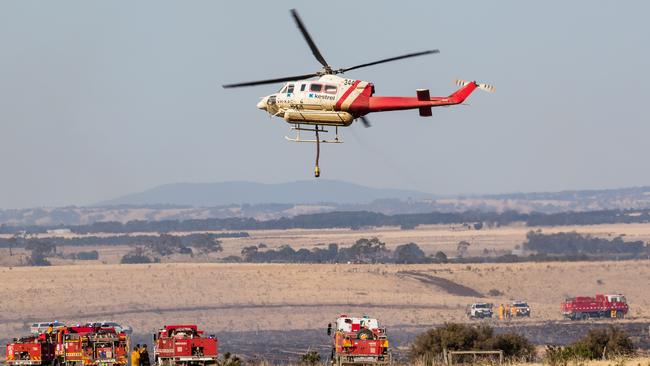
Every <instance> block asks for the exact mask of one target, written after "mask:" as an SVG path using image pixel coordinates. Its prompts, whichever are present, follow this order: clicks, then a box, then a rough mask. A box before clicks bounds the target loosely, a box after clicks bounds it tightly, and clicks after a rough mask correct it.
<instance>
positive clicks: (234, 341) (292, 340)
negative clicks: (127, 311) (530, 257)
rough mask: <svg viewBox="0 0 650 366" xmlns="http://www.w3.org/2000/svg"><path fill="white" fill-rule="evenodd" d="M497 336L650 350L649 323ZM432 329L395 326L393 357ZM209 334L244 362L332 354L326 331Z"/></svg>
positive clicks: (557, 325)
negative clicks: (591, 339)
mask: <svg viewBox="0 0 650 366" xmlns="http://www.w3.org/2000/svg"><path fill="white" fill-rule="evenodd" d="M490 324H491V325H493V326H494V328H495V332H497V333H505V332H516V333H519V334H521V335H523V336H525V337H526V338H528V339H529V340H530V341H531V342H533V343H535V344H538V345H565V344H568V343H571V342H573V341H575V340H576V339H579V338H581V337H583V336H584V335H586V334H587V332H588V331H589V330H591V329H602V328H607V327H609V326H612V325H615V326H618V327H620V328H622V329H624V330H625V331H627V332H628V334H629V335H630V336H631V337H632V339H633V340H634V342H635V344H636V345H637V346H638V347H639V348H641V349H643V350H650V335H649V332H650V322H644V323H641V322H639V323H627V322H626V323H616V322H614V321H611V322H544V323H536V324H531V323H523V322H520V323H517V322H511V323H509V324H495V323H490ZM431 327H433V325H431V326H406V325H403V326H393V327H391V328H389V329H388V336H389V339H390V342H391V345H392V349H393V355H394V356H395V357H396V358H397V359H405V358H406V357H407V356H408V355H407V352H408V345H409V344H410V342H411V341H413V339H414V338H415V337H416V336H417V335H418V334H420V333H422V332H425V331H426V330H428V329H430V328H431ZM206 333H207V334H213V333H214V334H216V335H217V337H218V338H219V352H220V353H225V352H231V353H233V354H236V355H238V356H240V357H242V358H245V359H255V358H260V359H266V360H268V361H270V362H272V363H286V362H295V361H297V360H298V359H299V358H300V356H301V355H302V354H304V353H306V352H307V351H309V350H315V351H318V352H319V353H320V354H321V357H322V358H323V359H324V360H326V359H328V358H329V354H330V343H329V342H330V338H329V337H328V336H327V334H326V329H325V328H323V329H306V330H291V331H283V330H267V331H247V332H224V331H221V332H218V331H208V332H206ZM145 342H147V343H151V337H150V336H149V335H139V334H137V335H134V336H133V343H145Z"/></svg>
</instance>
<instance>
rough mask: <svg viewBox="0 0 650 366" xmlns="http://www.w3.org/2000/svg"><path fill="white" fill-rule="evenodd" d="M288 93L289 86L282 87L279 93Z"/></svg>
mask: <svg viewBox="0 0 650 366" xmlns="http://www.w3.org/2000/svg"><path fill="white" fill-rule="evenodd" d="M286 92H287V86H286V85H285V86H283V87H282V89H280V91H279V93H280V94H282V93H286Z"/></svg>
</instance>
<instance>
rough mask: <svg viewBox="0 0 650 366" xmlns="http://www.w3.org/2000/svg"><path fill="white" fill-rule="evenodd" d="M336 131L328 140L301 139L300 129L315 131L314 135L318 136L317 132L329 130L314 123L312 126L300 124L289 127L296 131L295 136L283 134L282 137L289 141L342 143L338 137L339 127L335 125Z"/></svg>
mask: <svg viewBox="0 0 650 366" xmlns="http://www.w3.org/2000/svg"><path fill="white" fill-rule="evenodd" d="M335 128H336V131H335V136H334V138H333V139H331V140H328V139H322V140H321V139H319V138H316V139H303V138H301V137H300V131H307V132H316V135H317V136H318V134H319V133H327V132H329V131H328V130H326V129H324V128H323V127H321V126H318V125H316V126H315V127H314V128H305V127H302V126H300V125H295V126H292V127H291V130H292V131H296V137H289V136H284V138H285V139H286V140H287V141H291V142H311V143H322V144H342V143H343V140H341V139H340V138H339V128H338V127H337V126H335Z"/></svg>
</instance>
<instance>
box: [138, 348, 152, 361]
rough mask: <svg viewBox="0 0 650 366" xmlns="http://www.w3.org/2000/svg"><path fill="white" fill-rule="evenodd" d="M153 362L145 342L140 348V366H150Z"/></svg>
mask: <svg viewBox="0 0 650 366" xmlns="http://www.w3.org/2000/svg"><path fill="white" fill-rule="evenodd" d="M150 365H151V362H150V360H149V351H147V345H146V344H143V345H142V347H141V348H140V366H150Z"/></svg>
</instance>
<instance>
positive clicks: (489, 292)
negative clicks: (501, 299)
mask: <svg viewBox="0 0 650 366" xmlns="http://www.w3.org/2000/svg"><path fill="white" fill-rule="evenodd" d="M488 295H490V296H501V295H503V292H501V291H499V290H497V289H495V288H493V289H490V291H488Z"/></svg>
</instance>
